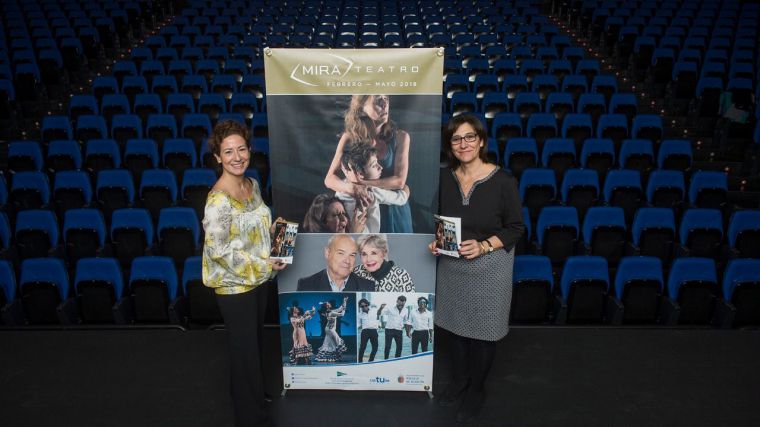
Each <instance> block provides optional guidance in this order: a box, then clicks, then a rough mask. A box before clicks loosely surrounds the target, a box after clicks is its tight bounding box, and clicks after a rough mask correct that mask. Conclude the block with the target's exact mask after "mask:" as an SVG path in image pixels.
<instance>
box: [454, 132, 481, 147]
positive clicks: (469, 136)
mask: <svg viewBox="0 0 760 427" xmlns="http://www.w3.org/2000/svg"><path fill="white" fill-rule="evenodd" d="M477 140H478V134H477V133H472V132H470V133H466V134H464V136H459V135H455V136H452V137H451V145H459V144H461V143H462V141H464V142H466V143H468V144H471V143H473V142H475V141H477Z"/></svg>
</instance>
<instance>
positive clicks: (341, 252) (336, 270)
mask: <svg viewBox="0 0 760 427" xmlns="http://www.w3.org/2000/svg"><path fill="white" fill-rule="evenodd" d="M356 249H357V248H356V242H354V239H352V238H351V237H350V236H347V235H338V236H335V238H334V239H333V241H332V243H330V245H329V246H328V247H326V248H325V258H326V259H327V270H328V272H329V273H330V277H331V278H332V279H333V280H340V281H342V280H345V279H346V278H347V277H348V275H349V274H351V270H353V268H354V264H355V263H356Z"/></svg>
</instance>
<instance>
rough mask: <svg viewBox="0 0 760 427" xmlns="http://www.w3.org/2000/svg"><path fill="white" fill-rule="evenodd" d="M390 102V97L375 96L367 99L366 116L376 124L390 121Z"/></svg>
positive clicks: (365, 105) (365, 104)
mask: <svg viewBox="0 0 760 427" xmlns="http://www.w3.org/2000/svg"><path fill="white" fill-rule="evenodd" d="M389 108H390V101H389V99H388V95H375V96H370V97H369V98H367V101H365V102H364V107H363V108H362V109H363V110H364V114H366V115H367V117H369V118H370V119H372V121H373V122H375V124H382V123H386V122H387V121H388V110H389Z"/></svg>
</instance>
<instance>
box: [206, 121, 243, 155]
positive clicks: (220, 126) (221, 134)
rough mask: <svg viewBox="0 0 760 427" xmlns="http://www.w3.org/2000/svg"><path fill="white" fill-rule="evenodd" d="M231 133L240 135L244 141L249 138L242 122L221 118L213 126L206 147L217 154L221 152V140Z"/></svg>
mask: <svg viewBox="0 0 760 427" xmlns="http://www.w3.org/2000/svg"><path fill="white" fill-rule="evenodd" d="M232 135H240V137H242V138H243V139H244V140H245V141H246V142H248V141H249V140H250V137H251V133H250V131H249V130H248V127H246V126H245V125H244V124H241V123H240V122H238V121H235V120H223V121H221V122H219V123H217V124H216V126H214V130H213V132H211V136H210V137H209V138H208V148H209V150H210V151H211V152H212V153H213V154H216V155H217V156H218V155H219V153H220V152H221V147H222V141H224V138H227V137H228V136H232Z"/></svg>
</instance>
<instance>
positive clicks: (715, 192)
mask: <svg viewBox="0 0 760 427" xmlns="http://www.w3.org/2000/svg"><path fill="white" fill-rule="evenodd" d="M689 202H690V203H691V205H692V206H695V207H698V208H711V209H723V208H725V206H726V203H727V202H728V178H727V177H726V174H725V173H723V172H715V171H697V172H695V173H694V174H693V175H692V176H691V182H690V183H689Z"/></svg>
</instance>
